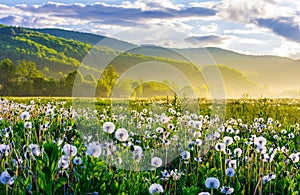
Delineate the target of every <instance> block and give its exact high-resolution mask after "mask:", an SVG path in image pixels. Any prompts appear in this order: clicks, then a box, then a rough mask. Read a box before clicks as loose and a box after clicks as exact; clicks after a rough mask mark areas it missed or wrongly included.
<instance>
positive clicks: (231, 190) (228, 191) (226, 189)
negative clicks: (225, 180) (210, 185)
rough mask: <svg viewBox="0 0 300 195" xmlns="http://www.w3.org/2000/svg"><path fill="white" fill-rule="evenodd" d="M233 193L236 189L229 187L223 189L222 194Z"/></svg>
mask: <svg viewBox="0 0 300 195" xmlns="http://www.w3.org/2000/svg"><path fill="white" fill-rule="evenodd" d="M233 191H234V189H233V188H231V187H227V186H222V187H221V193H223V194H232V193H233Z"/></svg>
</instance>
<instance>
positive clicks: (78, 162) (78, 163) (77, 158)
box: [73, 156, 82, 165]
mask: <svg viewBox="0 0 300 195" xmlns="http://www.w3.org/2000/svg"><path fill="white" fill-rule="evenodd" d="M73 163H74V164H75V165H81V164H82V159H81V158H80V157H78V156H76V157H75V158H74V160H73Z"/></svg>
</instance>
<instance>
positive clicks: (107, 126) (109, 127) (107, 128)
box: [102, 122, 115, 134]
mask: <svg viewBox="0 0 300 195" xmlns="http://www.w3.org/2000/svg"><path fill="white" fill-rule="evenodd" d="M102 128H103V131H104V132H105V133H108V134H112V133H113V132H114V131H115V124H114V123H112V122H105V123H104V124H103V126H102Z"/></svg>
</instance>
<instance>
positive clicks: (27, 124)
mask: <svg viewBox="0 0 300 195" xmlns="http://www.w3.org/2000/svg"><path fill="white" fill-rule="evenodd" d="M24 128H26V129H31V128H32V123H31V122H29V121H26V122H25V123H24Z"/></svg>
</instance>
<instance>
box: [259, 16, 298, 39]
mask: <svg viewBox="0 0 300 195" xmlns="http://www.w3.org/2000/svg"><path fill="white" fill-rule="evenodd" d="M257 22H258V25H260V26H263V27H266V28H269V29H271V30H272V31H273V32H274V33H276V34H278V35H280V36H283V37H285V38H287V39H289V40H292V41H295V42H298V43H300V26H299V25H298V24H295V23H294V22H293V20H292V19H291V18H274V19H269V18H268V19H257Z"/></svg>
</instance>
